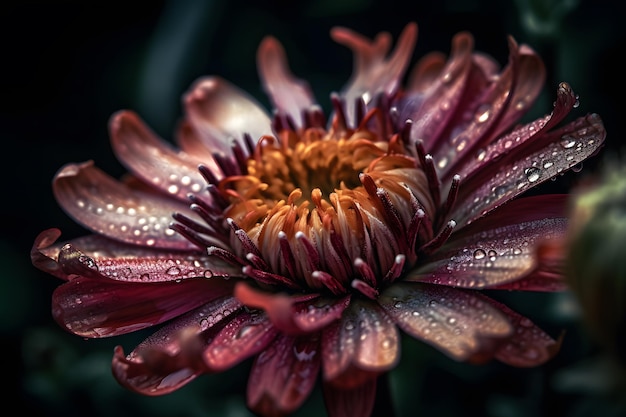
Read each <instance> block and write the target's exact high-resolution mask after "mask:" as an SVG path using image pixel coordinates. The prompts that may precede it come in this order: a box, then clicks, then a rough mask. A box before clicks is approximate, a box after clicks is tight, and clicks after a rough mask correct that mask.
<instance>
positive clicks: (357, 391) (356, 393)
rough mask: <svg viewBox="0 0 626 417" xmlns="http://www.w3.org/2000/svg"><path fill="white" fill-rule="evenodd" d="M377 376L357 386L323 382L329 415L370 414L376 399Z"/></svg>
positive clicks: (329, 416)
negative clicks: (349, 386) (340, 385)
mask: <svg viewBox="0 0 626 417" xmlns="http://www.w3.org/2000/svg"><path fill="white" fill-rule="evenodd" d="M376 383H377V380H376V379H375V378H373V379H370V380H368V381H366V382H364V383H363V384H361V385H359V386H358V387H355V388H341V387H336V386H334V385H331V384H329V383H326V382H325V383H323V385H322V388H323V389H324V401H325V403H326V410H327V411H328V417H356V416H369V415H371V414H372V410H373V408H374V401H375V400H376Z"/></svg>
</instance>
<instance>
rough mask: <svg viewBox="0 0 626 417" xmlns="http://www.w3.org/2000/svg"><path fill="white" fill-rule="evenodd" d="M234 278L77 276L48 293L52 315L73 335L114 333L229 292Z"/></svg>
mask: <svg viewBox="0 0 626 417" xmlns="http://www.w3.org/2000/svg"><path fill="white" fill-rule="evenodd" d="M234 281H235V280H230V281H225V280H223V279H207V278H189V279H186V280H182V281H180V282H176V281H170V282H156V283H140V282H124V281H115V280H110V279H90V278H85V277H78V278H75V279H73V280H72V281H69V282H67V283H65V284H63V285H61V286H59V287H58V288H57V289H56V290H55V291H54V293H53V295H52V313H53V316H54V318H55V320H56V321H57V322H58V323H59V324H60V325H61V326H62V327H63V328H66V329H67V330H68V331H70V332H72V333H74V334H77V335H80V336H83V337H91V338H99V337H107V336H115V335H120V334H125V333H129V332H132V331H136V330H140V329H143V328H146V327H150V326H154V325H156V324H159V323H163V322H165V321H167V320H169V319H171V318H174V317H176V316H179V315H181V314H184V313H186V312H188V311H190V310H192V309H194V308H196V307H198V306H200V305H202V304H204V303H206V302H207V300H211V299H213V298H217V297H220V296H223V295H225V294H230V293H231V292H232V290H233V286H234V284H235V283H234Z"/></svg>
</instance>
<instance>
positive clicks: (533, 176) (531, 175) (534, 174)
mask: <svg viewBox="0 0 626 417" xmlns="http://www.w3.org/2000/svg"><path fill="white" fill-rule="evenodd" d="M524 174H525V175H526V179H528V182H535V181H537V180H538V179H539V177H540V176H541V171H540V170H539V168H537V167H530V168H526V169H525V170H524Z"/></svg>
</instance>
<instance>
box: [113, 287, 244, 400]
mask: <svg viewBox="0 0 626 417" xmlns="http://www.w3.org/2000/svg"><path fill="white" fill-rule="evenodd" d="M240 308H241V304H240V303H238V302H237V300H235V299H233V298H232V297H228V296H224V297H219V298H216V299H214V300H212V301H210V302H208V303H206V304H204V305H203V306H201V307H199V308H197V309H195V310H193V311H191V312H189V313H187V314H186V315H184V316H181V317H178V318H176V319H175V320H173V321H171V322H170V323H168V324H167V325H165V326H163V327H161V328H160V329H159V330H158V331H157V332H156V333H153V334H152V335H150V336H149V337H148V338H147V339H145V340H144V341H143V342H141V343H140V344H139V346H137V347H136V348H135V349H134V350H133V351H132V352H131V353H130V354H128V355H127V356H124V352H123V350H122V348H121V347H120V346H118V347H116V348H115V355H114V357H113V363H112V368H113V375H114V376H115V378H116V379H117V380H118V381H119V383H120V384H122V385H123V386H125V387H127V388H128V389H130V390H132V391H135V392H139V393H141V394H144V395H163V394H168V393H170V392H172V391H175V390H177V389H178V388H180V387H182V386H183V385H185V384H187V383H188V382H190V381H192V380H193V379H195V378H196V377H197V376H198V375H200V374H203V373H208V372H210V370H208V369H207V368H206V366H205V364H204V363H203V362H202V360H201V359H200V358H201V355H202V351H203V350H204V349H205V348H206V345H205V343H204V341H203V338H202V337H200V334H201V333H203V332H210V331H212V329H214V328H216V327H217V328H219V326H220V325H222V324H223V322H224V321H225V319H227V318H229V317H230V316H231V315H233V314H234V313H236V312H238V311H239V309H240Z"/></svg>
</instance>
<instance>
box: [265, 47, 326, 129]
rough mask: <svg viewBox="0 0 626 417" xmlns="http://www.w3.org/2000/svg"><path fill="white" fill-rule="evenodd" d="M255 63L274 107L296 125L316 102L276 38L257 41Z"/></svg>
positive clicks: (307, 85)
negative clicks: (290, 65) (291, 67)
mask: <svg viewBox="0 0 626 417" xmlns="http://www.w3.org/2000/svg"><path fill="white" fill-rule="evenodd" d="M257 63H258V64H257V67H258V70H259V75H260V77H261V81H262V83H263V88H264V90H265V92H266V93H267V94H268V96H269V98H270V100H271V101H272V104H273V106H274V108H275V109H277V110H278V111H280V112H282V113H285V114H287V115H289V116H290V117H291V119H292V120H293V121H294V122H295V123H296V124H297V125H298V126H301V125H302V123H301V121H302V113H303V111H304V110H307V109H309V108H310V107H311V106H313V105H314V104H316V101H315V97H314V96H313V93H312V92H311V89H310V87H309V84H308V83H307V82H306V81H304V80H301V79H299V78H296V77H294V76H293V74H292V73H291V70H290V69H289V64H288V63H287V57H286V56H285V50H284V49H283V47H282V45H281V44H280V42H279V41H278V40H276V38H273V37H271V36H268V37H266V38H265V39H263V41H262V42H261V45H259V49H258V52H257Z"/></svg>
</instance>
